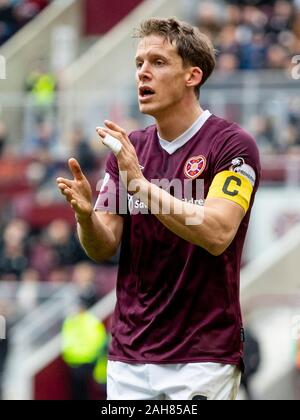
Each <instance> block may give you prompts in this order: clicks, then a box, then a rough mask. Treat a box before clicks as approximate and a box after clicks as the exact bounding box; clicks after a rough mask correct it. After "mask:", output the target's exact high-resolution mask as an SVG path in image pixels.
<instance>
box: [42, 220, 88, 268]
mask: <svg viewBox="0 0 300 420" xmlns="http://www.w3.org/2000/svg"><path fill="white" fill-rule="evenodd" d="M45 243H46V244H47V245H48V246H50V248H51V249H52V250H53V253H54V261H55V266H64V267H66V266H71V265H73V264H74V263H76V262H78V261H81V260H82V259H86V258H84V256H85V253H84V251H83V250H82V248H81V247H80V245H79V244H78V240H77V239H76V238H75V235H74V232H73V230H72V228H71V226H70V225H69V224H68V223H67V222H65V221H64V220H55V221H54V222H52V223H51V224H50V225H49V227H48V229H47V230H46V232H45Z"/></svg>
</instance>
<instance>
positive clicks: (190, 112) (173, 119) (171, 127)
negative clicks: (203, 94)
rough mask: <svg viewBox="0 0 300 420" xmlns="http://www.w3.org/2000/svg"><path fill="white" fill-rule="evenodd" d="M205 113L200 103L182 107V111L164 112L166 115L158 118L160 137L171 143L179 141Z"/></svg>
mask: <svg viewBox="0 0 300 420" xmlns="http://www.w3.org/2000/svg"><path fill="white" fill-rule="evenodd" d="M178 108H179V107H178ZM203 112H204V111H203V109H202V108H201V106H200V104H199V103H198V102H195V103H194V104H193V105H192V106H191V105H190V104H189V106H181V107H180V109H174V108H172V109H171V110H170V112H164V115H161V116H159V117H157V118H156V125H157V130H158V133H159V135H160V137H161V138H163V139H164V140H167V141H170V142H171V141H173V140H175V139H177V138H178V137H179V136H181V135H182V134H183V133H184V132H185V131H187V130H188V129H189V128H190V127H191V126H192V125H193V124H194V122H195V121H196V120H197V119H198V118H199V117H200V115H201V114H202V113H203ZM179 116H180V117H179Z"/></svg>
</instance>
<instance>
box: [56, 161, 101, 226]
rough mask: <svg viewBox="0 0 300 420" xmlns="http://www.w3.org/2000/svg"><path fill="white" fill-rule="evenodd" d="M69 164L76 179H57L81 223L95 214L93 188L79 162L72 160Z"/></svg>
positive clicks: (59, 186)
mask: <svg viewBox="0 0 300 420" xmlns="http://www.w3.org/2000/svg"><path fill="white" fill-rule="evenodd" d="M68 163H69V168H70V171H71V172H72V175H73V177H74V179H73V180H69V179H65V178H57V180H56V182H57V186H58V188H59V189H60V191H61V193H62V194H63V195H64V196H65V197H66V200H67V201H68V203H69V204H70V205H71V207H72V208H73V210H74V211H75V214H76V218H77V220H78V221H79V222H80V221H84V220H87V219H88V218H90V216H91V214H92V212H93V194H92V188H91V186H90V183H89V181H88V180H87V179H86V177H85V176H84V174H83V172H82V170H81V168H80V165H79V163H78V162H77V160H76V159H70V160H69V162H68Z"/></svg>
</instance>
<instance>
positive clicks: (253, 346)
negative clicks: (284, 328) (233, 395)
mask: <svg viewBox="0 0 300 420" xmlns="http://www.w3.org/2000/svg"><path fill="white" fill-rule="evenodd" d="M260 362H261V355H260V346H259V342H258V340H257V338H256V337H255V335H254V334H253V333H252V332H251V331H250V330H249V329H247V330H245V346H244V363H245V372H244V374H243V375H242V382H241V383H242V386H243V388H244V391H245V393H246V397H247V399H248V400H254V399H255V398H254V395H253V393H252V389H251V381H252V377H253V376H254V375H255V374H256V373H257V372H258V369H259V366H260Z"/></svg>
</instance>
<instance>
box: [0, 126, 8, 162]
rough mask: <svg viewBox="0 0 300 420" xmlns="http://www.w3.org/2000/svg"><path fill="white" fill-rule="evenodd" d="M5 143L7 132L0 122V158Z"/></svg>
mask: <svg viewBox="0 0 300 420" xmlns="http://www.w3.org/2000/svg"><path fill="white" fill-rule="evenodd" d="M6 143H7V132H6V128H5V125H4V123H3V122H2V121H1V120H0V158H1V157H2V155H3V152H4V148H5V146H6Z"/></svg>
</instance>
